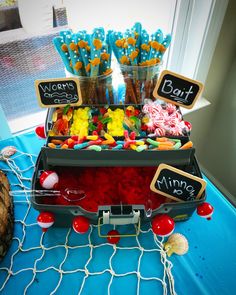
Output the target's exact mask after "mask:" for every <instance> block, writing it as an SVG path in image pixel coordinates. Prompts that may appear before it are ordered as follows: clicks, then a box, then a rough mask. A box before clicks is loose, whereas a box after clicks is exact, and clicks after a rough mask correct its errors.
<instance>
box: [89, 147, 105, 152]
mask: <svg viewBox="0 0 236 295" xmlns="http://www.w3.org/2000/svg"><path fill="white" fill-rule="evenodd" d="M88 150H91V151H96V152H101V150H102V148H101V146H99V145H90V146H89V147H88Z"/></svg>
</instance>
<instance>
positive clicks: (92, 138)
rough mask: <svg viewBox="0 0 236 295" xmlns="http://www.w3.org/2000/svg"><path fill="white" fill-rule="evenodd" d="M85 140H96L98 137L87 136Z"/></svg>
mask: <svg viewBox="0 0 236 295" xmlns="http://www.w3.org/2000/svg"><path fill="white" fill-rule="evenodd" d="M86 139H87V140H97V139H98V135H88V136H86Z"/></svg>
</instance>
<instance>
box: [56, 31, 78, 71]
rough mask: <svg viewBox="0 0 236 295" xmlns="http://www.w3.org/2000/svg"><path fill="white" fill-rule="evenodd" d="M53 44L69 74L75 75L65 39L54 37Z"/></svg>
mask: <svg viewBox="0 0 236 295" xmlns="http://www.w3.org/2000/svg"><path fill="white" fill-rule="evenodd" d="M52 42H53V44H54V47H55V48H56V50H57V52H58V53H59V55H60V56H61V59H62V61H63V63H64V65H65V67H66V70H67V71H68V72H70V73H71V74H74V71H73V68H72V63H71V59H70V56H69V52H68V47H67V45H66V43H64V41H63V38H62V37H59V36H58V37H54V38H53V41H52Z"/></svg>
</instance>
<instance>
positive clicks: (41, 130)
mask: <svg viewBox="0 0 236 295" xmlns="http://www.w3.org/2000/svg"><path fill="white" fill-rule="evenodd" d="M35 133H36V134H37V136H38V137H39V138H40V139H45V138H46V137H47V136H46V134H45V128H44V126H38V127H36V128H35Z"/></svg>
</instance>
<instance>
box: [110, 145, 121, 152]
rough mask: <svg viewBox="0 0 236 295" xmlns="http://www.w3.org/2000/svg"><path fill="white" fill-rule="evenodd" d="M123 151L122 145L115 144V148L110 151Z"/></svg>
mask: <svg viewBox="0 0 236 295" xmlns="http://www.w3.org/2000/svg"><path fill="white" fill-rule="evenodd" d="M121 149H123V144H117V146H115V147H113V148H112V150H113V151H114V150H121Z"/></svg>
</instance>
